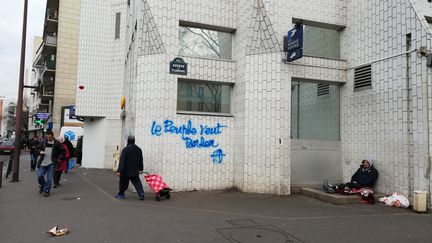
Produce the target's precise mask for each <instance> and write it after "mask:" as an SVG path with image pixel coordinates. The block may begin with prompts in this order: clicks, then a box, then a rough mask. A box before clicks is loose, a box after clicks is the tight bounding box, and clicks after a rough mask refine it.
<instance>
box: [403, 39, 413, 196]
mask: <svg viewBox="0 0 432 243" xmlns="http://www.w3.org/2000/svg"><path fill="white" fill-rule="evenodd" d="M410 49H411V33H408V34H407V35H406V50H407V51H409V50H410ZM410 62H411V53H407V54H406V86H405V88H406V97H407V135H408V141H407V142H408V197H409V198H412V192H413V185H412V184H413V176H414V173H413V172H414V168H413V159H412V156H413V137H412V136H413V134H412V133H413V131H412V114H411V112H412V109H411V77H410V72H411V68H410V66H411V65H410Z"/></svg>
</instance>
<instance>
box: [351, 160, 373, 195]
mask: <svg viewBox="0 0 432 243" xmlns="http://www.w3.org/2000/svg"><path fill="white" fill-rule="evenodd" d="M377 179H378V171H377V169H375V167H374V166H373V160H372V159H370V158H369V159H364V160H363V161H362V164H361V165H360V168H359V169H358V170H357V171H356V173H354V175H353V176H352V177H351V182H350V183H347V184H345V186H348V187H350V188H357V189H358V188H362V187H370V188H373V187H374V186H375V183H376V181H377Z"/></svg>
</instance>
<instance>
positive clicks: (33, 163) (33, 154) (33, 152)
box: [29, 136, 39, 171]
mask: <svg viewBox="0 0 432 243" xmlns="http://www.w3.org/2000/svg"><path fill="white" fill-rule="evenodd" d="M38 146H39V138H38V137H37V136H35V137H33V139H32V140H31V141H30V144H29V147H30V168H31V171H35V169H36V162H37V157H38V153H37V151H36V150H37V147H38Z"/></svg>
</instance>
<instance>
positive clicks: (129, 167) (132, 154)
mask: <svg viewBox="0 0 432 243" xmlns="http://www.w3.org/2000/svg"><path fill="white" fill-rule="evenodd" d="M143 169H144V165H143V156H142V151H141V149H140V148H139V147H138V146H136V145H135V144H128V145H127V146H126V147H125V148H124V149H123V150H122V152H121V155H120V163H119V167H118V169H117V172H120V176H123V177H134V176H138V175H139V172H140V171H142V170H143Z"/></svg>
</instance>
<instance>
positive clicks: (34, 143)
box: [29, 140, 39, 154]
mask: <svg viewBox="0 0 432 243" xmlns="http://www.w3.org/2000/svg"><path fill="white" fill-rule="evenodd" d="M38 146H39V141H35V140H31V141H30V143H29V147H30V153H31V154H36V153H37V151H36V150H37V147H38Z"/></svg>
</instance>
